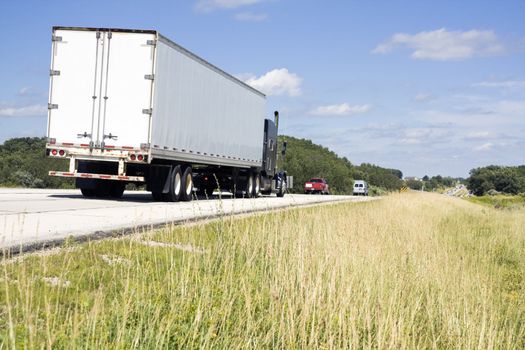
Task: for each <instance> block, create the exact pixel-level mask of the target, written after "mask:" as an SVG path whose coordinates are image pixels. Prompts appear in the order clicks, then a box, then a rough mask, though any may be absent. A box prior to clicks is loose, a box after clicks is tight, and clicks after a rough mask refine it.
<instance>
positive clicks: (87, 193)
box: [80, 188, 96, 198]
mask: <svg viewBox="0 0 525 350" xmlns="http://www.w3.org/2000/svg"><path fill="white" fill-rule="evenodd" d="M80 192H82V195H83V196H84V197H86V198H93V197H95V196H96V193H95V190H94V189H90V188H81V189H80Z"/></svg>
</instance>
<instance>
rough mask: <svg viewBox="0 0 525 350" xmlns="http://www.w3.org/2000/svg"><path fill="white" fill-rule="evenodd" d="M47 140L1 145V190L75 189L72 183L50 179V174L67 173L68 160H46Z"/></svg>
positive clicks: (58, 178) (24, 138)
mask: <svg viewBox="0 0 525 350" xmlns="http://www.w3.org/2000/svg"><path fill="white" fill-rule="evenodd" d="M45 146H46V140H45V138H42V137H21V138H14V139H10V140H7V141H5V142H4V143H3V144H1V145H0V186H4V187H31V188H73V187H74V186H73V185H74V183H73V180H71V179H66V178H61V177H51V176H48V175H47V174H48V172H49V171H50V170H67V168H68V164H69V163H68V161H67V160H66V159H53V158H48V157H46V156H45Z"/></svg>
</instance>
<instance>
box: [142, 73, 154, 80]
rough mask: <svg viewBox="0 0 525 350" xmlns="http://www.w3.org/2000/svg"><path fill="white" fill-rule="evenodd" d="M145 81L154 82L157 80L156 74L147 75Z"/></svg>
mask: <svg viewBox="0 0 525 350" xmlns="http://www.w3.org/2000/svg"><path fill="white" fill-rule="evenodd" d="M144 79H148V80H153V79H155V74H146V75H145V76H144Z"/></svg>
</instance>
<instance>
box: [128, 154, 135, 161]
mask: <svg viewBox="0 0 525 350" xmlns="http://www.w3.org/2000/svg"><path fill="white" fill-rule="evenodd" d="M136 158H137V157H136V156H135V155H134V154H132V155H130V156H129V159H131V160H135V159H136Z"/></svg>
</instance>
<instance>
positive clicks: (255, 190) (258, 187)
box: [253, 173, 261, 198]
mask: <svg viewBox="0 0 525 350" xmlns="http://www.w3.org/2000/svg"><path fill="white" fill-rule="evenodd" d="M253 176H254V186H253V197H255V198H257V197H259V194H260V193H261V175H260V174H258V173H256V174H254V175H253Z"/></svg>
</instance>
